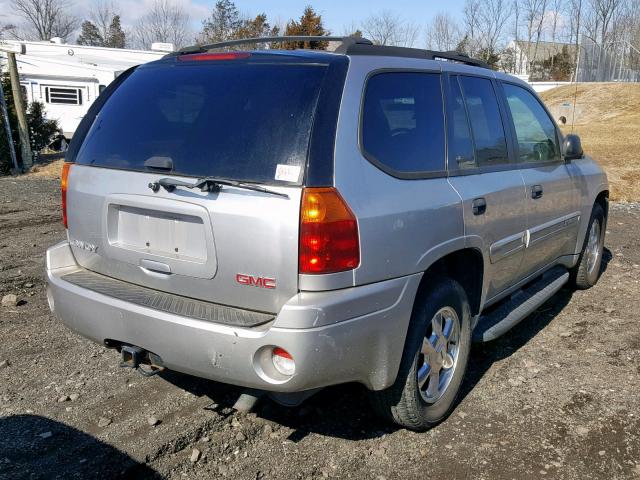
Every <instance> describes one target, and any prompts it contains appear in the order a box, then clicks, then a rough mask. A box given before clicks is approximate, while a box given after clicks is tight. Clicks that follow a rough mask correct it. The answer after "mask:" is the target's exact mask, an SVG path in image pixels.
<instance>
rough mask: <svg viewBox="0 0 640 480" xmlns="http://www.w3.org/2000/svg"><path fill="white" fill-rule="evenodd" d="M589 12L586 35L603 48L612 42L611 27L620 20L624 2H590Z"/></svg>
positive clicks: (617, 0)
mask: <svg viewBox="0 0 640 480" xmlns="http://www.w3.org/2000/svg"><path fill="white" fill-rule="evenodd" d="M589 6H590V7H591V12H590V15H589V18H588V19H587V23H586V25H585V27H586V30H587V35H588V36H589V38H591V40H593V41H594V42H596V43H598V44H600V45H601V46H605V45H606V44H607V43H608V42H610V41H611V40H613V39H612V38H611V36H612V34H613V32H614V29H613V25H614V24H615V23H616V22H617V21H618V20H619V19H620V16H621V14H622V11H623V8H624V7H625V2H624V0H590V1H589Z"/></svg>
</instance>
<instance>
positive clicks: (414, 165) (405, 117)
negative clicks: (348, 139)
mask: <svg viewBox="0 0 640 480" xmlns="http://www.w3.org/2000/svg"><path fill="white" fill-rule="evenodd" d="M362 144H363V148H364V150H365V152H366V154H367V156H368V157H369V158H370V159H371V160H372V161H374V162H379V163H380V164H382V165H383V166H385V167H388V168H390V169H391V170H393V171H395V172H401V173H413V172H437V171H443V170H444V116H443V109H442V89H441V87H440V75H439V74H435V73H434V74H431V73H400V72H398V73H381V74H378V75H375V76H373V77H371V78H370V79H369V81H368V83H367V91H366V94H365V100H364V111H363V118H362Z"/></svg>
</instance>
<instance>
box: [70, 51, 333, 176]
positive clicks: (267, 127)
mask: <svg viewBox="0 0 640 480" xmlns="http://www.w3.org/2000/svg"><path fill="white" fill-rule="evenodd" d="M325 71H326V67H323V66H317V65H300V64H296V65H274V64H255V63H254V64H251V63H248V64H245V63H240V64H233V65H232V64H228V63H221V64H203V65H193V64H189V63H185V64H178V65H169V66H167V65H157V66H156V65H149V66H146V67H141V68H139V69H138V70H136V71H135V72H134V73H132V74H131V76H130V77H129V78H128V79H127V80H125V82H124V83H123V84H122V85H121V86H120V87H119V88H118V90H116V92H115V93H114V94H113V96H111V97H110V98H109V100H108V101H107V102H106V104H105V105H104V107H103V109H102V110H101V111H100V113H99V115H98V116H97V118H96V120H95V121H94V123H93V125H92V127H91V129H90V131H89V133H88V134H87V137H86V140H85V143H84V145H83V147H82V150H81V151H80V153H79V155H78V159H77V162H78V163H82V164H88V165H98V166H106V167H113V168H123V169H133V170H143V169H144V162H145V160H147V159H149V158H151V157H167V158H170V159H171V160H172V161H173V166H174V173H177V174H183V175H189V176H198V177H201V176H216V177H223V178H229V179H235V180H244V181H252V182H276V181H278V180H281V181H291V182H299V181H301V179H302V175H303V169H304V165H305V162H306V157H307V149H308V144H309V136H310V131H311V125H312V122H313V115H314V111H315V107H316V103H317V101H316V100H317V98H318V93H319V91H320V86H321V83H322V80H323V78H324V74H325Z"/></svg>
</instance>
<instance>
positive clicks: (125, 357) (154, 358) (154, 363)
mask: <svg viewBox="0 0 640 480" xmlns="http://www.w3.org/2000/svg"><path fill="white" fill-rule="evenodd" d="M120 353H121V355H122V361H121V362H120V366H121V367H123V368H133V369H134V370H137V371H138V373H140V374H141V375H144V376H145V377H153V376H154V375H157V374H159V373H160V372H163V371H164V366H163V365H162V359H161V358H160V356H158V355H156V354H155V353H151V352H147V351H146V350H143V349H142V348H140V347H136V346H134V345H122V346H121V347H120ZM143 365H146V367H143Z"/></svg>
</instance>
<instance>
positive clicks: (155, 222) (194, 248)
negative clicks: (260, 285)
mask: <svg viewBox="0 0 640 480" xmlns="http://www.w3.org/2000/svg"><path fill="white" fill-rule="evenodd" d="M104 213H105V223H104V228H105V230H106V235H105V237H106V238H107V242H105V243H106V245H105V246H104V247H105V248H104V252H103V255H104V256H106V257H108V258H109V259H112V260H115V261H121V262H126V263H129V264H131V265H135V266H136V267H139V268H142V269H143V270H145V269H151V270H154V271H161V272H163V273H170V274H177V275H184V276H189V277H197V278H203V279H211V278H213V277H214V276H215V273H216V269H217V263H216V255H215V246H214V238H213V229H212V226H211V220H210V217H209V212H208V211H207V209H206V208H204V207H203V206H200V205H196V204H193V203H189V202H184V201H171V200H168V199H161V198H149V197H145V196H139V195H112V196H110V197H109V198H108V199H107V201H106V203H105V211H104ZM149 265H151V266H152V267H150V266H149ZM158 267H162V268H161V269H160V268H158Z"/></svg>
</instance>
